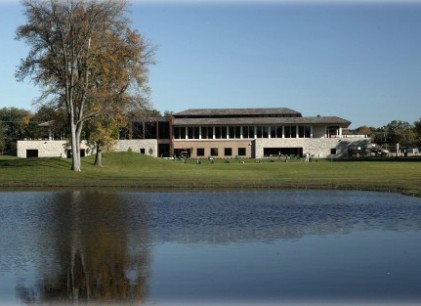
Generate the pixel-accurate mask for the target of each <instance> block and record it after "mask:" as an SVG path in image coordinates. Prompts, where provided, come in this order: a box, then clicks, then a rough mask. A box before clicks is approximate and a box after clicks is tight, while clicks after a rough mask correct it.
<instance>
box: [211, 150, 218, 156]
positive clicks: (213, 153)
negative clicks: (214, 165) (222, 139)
mask: <svg viewBox="0 0 421 306" xmlns="http://www.w3.org/2000/svg"><path fill="white" fill-rule="evenodd" d="M210 153H211V156H218V148H211V150H210Z"/></svg>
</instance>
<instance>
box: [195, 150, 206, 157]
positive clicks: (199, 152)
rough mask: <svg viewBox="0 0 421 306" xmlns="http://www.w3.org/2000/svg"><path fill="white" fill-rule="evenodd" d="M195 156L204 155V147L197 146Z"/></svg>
mask: <svg viewBox="0 0 421 306" xmlns="http://www.w3.org/2000/svg"><path fill="white" fill-rule="evenodd" d="M197 156H205V149H204V148H197Z"/></svg>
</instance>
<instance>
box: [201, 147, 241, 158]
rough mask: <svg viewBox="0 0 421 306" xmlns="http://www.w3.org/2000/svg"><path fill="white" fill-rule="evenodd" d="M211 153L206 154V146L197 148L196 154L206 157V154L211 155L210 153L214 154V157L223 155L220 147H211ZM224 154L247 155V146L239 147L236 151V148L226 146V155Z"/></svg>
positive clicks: (230, 155) (227, 155)
mask: <svg viewBox="0 0 421 306" xmlns="http://www.w3.org/2000/svg"><path fill="white" fill-rule="evenodd" d="M209 153H210V154H209ZM209 153H208V154H207V155H206V154H205V149H204V148H197V149H196V156H197V157H205V156H209V155H210V156H212V157H218V156H221V155H219V153H220V152H219V148H211V149H210V152H209ZM235 153H236V154H235ZM234 154H235V155H234ZM223 156H226V157H232V156H246V148H237V150H236V152H234V150H233V149H232V148H224V155H223Z"/></svg>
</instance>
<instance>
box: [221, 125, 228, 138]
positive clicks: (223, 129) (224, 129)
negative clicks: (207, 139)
mask: <svg viewBox="0 0 421 306" xmlns="http://www.w3.org/2000/svg"><path fill="white" fill-rule="evenodd" d="M221 138H222V139H227V127H226V126H221Z"/></svg>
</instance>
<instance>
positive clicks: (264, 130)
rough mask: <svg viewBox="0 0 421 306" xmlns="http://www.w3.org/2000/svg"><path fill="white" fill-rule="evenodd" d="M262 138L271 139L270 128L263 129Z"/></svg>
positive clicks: (264, 127)
mask: <svg viewBox="0 0 421 306" xmlns="http://www.w3.org/2000/svg"><path fill="white" fill-rule="evenodd" d="M262 137H263V138H269V127H268V126H263V127H262Z"/></svg>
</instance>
